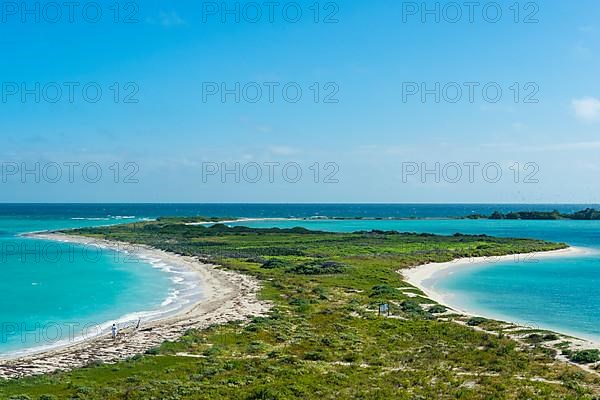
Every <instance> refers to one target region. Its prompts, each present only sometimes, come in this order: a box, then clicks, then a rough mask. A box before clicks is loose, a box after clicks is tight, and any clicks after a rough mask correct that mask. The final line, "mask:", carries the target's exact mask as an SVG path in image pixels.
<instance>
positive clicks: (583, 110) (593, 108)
mask: <svg viewBox="0 0 600 400" xmlns="http://www.w3.org/2000/svg"><path fill="white" fill-rule="evenodd" d="M571 105H572V107H573V110H574V111H575V115H576V116H577V118H578V119H580V120H582V121H586V122H590V121H598V120H600V100H598V99H597V98H595V97H584V98H581V99H574V100H572V101H571Z"/></svg>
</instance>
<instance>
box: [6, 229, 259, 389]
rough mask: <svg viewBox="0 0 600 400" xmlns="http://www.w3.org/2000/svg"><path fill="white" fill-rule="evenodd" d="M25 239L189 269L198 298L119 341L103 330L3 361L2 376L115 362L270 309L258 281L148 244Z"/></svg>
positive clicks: (127, 331)
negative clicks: (96, 248)
mask: <svg viewBox="0 0 600 400" xmlns="http://www.w3.org/2000/svg"><path fill="white" fill-rule="evenodd" d="M29 237H36V238H39V239H46V240H57V241H62V242H69V243H74V244H81V245H94V246H100V247H103V248H107V249H110V250H115V251H122V252H127V253H128V254H129V255H130V256H135V257H140V258H143V259H147V260H148V259H156V260H160V262H162V263H164V264H167V265H171V266H174V267H176V268H184V269H187V270H188V271H190V272H193V273H194V275H192V276H195V277H196V278H197V279H198V284H199V286H200V289H201V297H200V298H197V299H196V300H195V301H194V302H192V303H190V304H187V305H186V306H185V307H180V308H179V309H177V311H176V312H174V313H163V314H161V313H158V314H156V315H155V316H153V317H152V318H150V317H149V318H147V319H143V321H142V323H141V324H140V327H139V328H137V329H136V327H135V324H130V325H127V326H126V327H125V328H123V329H121V330H120V331H119V335H118V340H113V339H112V337H111V335H110V333H109V331H108V330H106V331H105V332H102V334H100V335H94V336H92V337H85V338H79V340H73V341H71V342H68V343H59V344H57V345H56V346H55V347H53V348H48V349H45V350H42V351H38V352H35V353H32V354H27V355H23V356H19V357H17V358H12V357H11V358H8V359H6V358H5V359H2V360H0V378H16V377H22V376H29V375H37V374H45V373H49V372H53V371H56V370H70V369H73V368H77V367H82V366H85V365H87V364H89V363H90V362H95V361H102V362H105V363H111V362H116V361H119V360H123V359H125V358H128V357H131V356H133V355H136V354H141V353H144V352H145V351H146V350H148V349H150V348H153V347H156V346H158V345H160V344H161V343H163V342H165V341H167V340H177V339H178V338H180V337H181V336H182V335H183V334H184V333H185V332H186V331H187V330H189V329H193V328H195V329H202V328H206V327H208V326H211V325H214V324H222V323H225V322H229V321H236V320H245V319H247V318H249V317H252V316H260V315H265V314H266V313H267V312H268V311H269V309H270V308H271V305H270V304H269V303H267V302H264V301H260V300H258V299H257V294H258V292H259V289H260V285H259V282H258V281H257V280H256V279H254V278H252V277H250V276H247V275H242V274H239V273H235V272H231V271H225V270H222V269H219V268H218V267H217V266H215V265H211V264H206V263H204V262H201V261H200V260H198V259H196V258H193V257H184V256H180V255H177V254H174V253H169V252H165V251H162V250H158V249H154V248H151V247H148V246H140V245H135V246H134V245H130V244H127V243H120V242H110V241H106V240H97V239H90V238H85V237H81V236H69V235H65V234H61V233H36V234H34V235H29ZM149 268H150V266H149Z"/></svg>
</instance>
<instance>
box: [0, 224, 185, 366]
mask: <svg viewBox="0 0 600 400" xmlns="http://www.w3.org/2000/svg"><path fill="white" fill-rule="evenodd" d="M128 220H131V219H128ZM124 221H125V220H123V219H116V218H94V219H92V220H82V219H69V218H60V219H57V218H47V217H30V218H22V217H21V218H17V219H15V218H13V217H2V218H0V249H1V251H0V268H1V270H0V278H1V279H0V293H2V296H0V321H1V322H0V323H1V324H2V325H1V326H0V355H4V356H8V355H13V354H15V353H19V352H21V351H22V350H25V349H31V348H38V349H39V348H45V347H48V346H52V345H55V344H56V343H64V342H72V341H74V340H78V339H80V338H81V336H82V335H83V336H90V335H96V334H98V333H99V332H101V331H102V329H106V324H107V323H108V322H109V321H113V320H116V319H121V318H123V317H126V316H127V315H128V314H129V317H131V318H134V317H135V316H133V315H131V314H132V313H134V312H139V311H151V310H157V309H159V308H160V307H161V305H162V303H163V302H164V301H165V299H167V298H168V297H169V295H170V294H171V293H172V288H173V283H172V281H171V279H170V276H169V274H167V273H165V272H163V271H161V270H159V269H158V268H152V267H151V265H150V263H149V262H148V261H144V260H140V259H136V258H133V257H131V256H127V255H126V254H123V253H121V252H114V251H108V250H106V249H101V248H98V247H94V246H81V245H73V244H67V243H57V242H52V241H45V240H38V239H30V238H23V237H19V234H21V233H24V232H31V231H40V230H47V229H58V228H73V227H82V226H92V225H106V224H114V223H117V222H124Z"/></svg>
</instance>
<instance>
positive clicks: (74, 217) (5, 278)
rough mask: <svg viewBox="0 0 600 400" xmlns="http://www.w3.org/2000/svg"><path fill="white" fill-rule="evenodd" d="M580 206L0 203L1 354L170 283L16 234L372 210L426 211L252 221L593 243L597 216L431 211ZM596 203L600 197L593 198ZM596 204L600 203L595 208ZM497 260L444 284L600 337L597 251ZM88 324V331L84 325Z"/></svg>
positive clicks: (155, 297)
mask: <svg viewBox="0 0 600 400" xmlns="http://www.w3.org/2000/svg"><path fill="white" fill-rule="evenodd" d="M585 207H587V206H584V205H551V206H548V205H336V204H326V205H318V204H310V205H297V204H289V205H265V204H250V205H244V204H202V205H193V204H185V205H181V204H173V205H169V204H140V205H138V204H127V205H119V204H110V205H94V204H84V205H72V204H69V205H60V204H52V205H33V204H32V205H29V204H21V205H13V204H0V293H2V294H3V296H1V297H0V323H1V324H2V325H1V326H0V328H1V329H0V355H1V354H7V353H13V352H18V351H22V350H24V349H29V348H32V347H39V346H48V345H52V344H54V343H55V342H57V341H64V340H68V339H70V338H71V337H72V336H77V335H78V334H81V333H86V332H85V329H87V330H88V332H87V334H91V332H92V331H93V330H95V329H98V328H97V327H98V326H102V327H105V326H106V324H107V323H110V321H113V320H117V319H123V318H125V319H127V318H129V319H135V318H137V315H135V313H138V312H140V311H151V310H157V309H159V308H161V307H163V306H164V305H165V304H168V303H169V299H170V298H172V297H173V296H174V293H176V290H177V284H176V282H177V281H176V280H174V279H173V276H172V274H168V273H166V272H165V271H164V270H163V268H161V267H164V266H161V265H156V264H151V263H150V261H149V260H135V259H132V258H131V257H123V255H119V254H117V253H114V252H110V251H106V250H102V251H100V250H97V249H96V250H94V249H90V248H89V247H86V248H82V247H81V246H74V245H69V244H56V243H54V242H46V241H40V240H34V239H27V238H22V237H19V235H20V234H22V233H25V232H31V231H40V230H47V229H59V228H72V227H82V226H95V225H106V224H115V223H123V222H128V221H136V220H140V219H144V218H155V217H158V216H162V215H185V216H190V215H205V216H228V217H250V218H305V217H315V216H321V217H375V218H389V217H395V218H429V219H425V220H368V221H367V220H268V221H248V222H244V223H243V225H248V226H255V227H272V226H278V227H293V226H303V227H306V228H309V229H318V230H327V231H336V232H350V231H355V230H368V229H384V230H399V231H411V232H430V233H437V234H453V233H456V232H461V233H469V234H482V233H485V234H489V235H495V236H505V237H531V238H540V239H547V240H553V241H560V242H566V243H569V244H571V245H576V246H583V247H588V248H591V249H594V250H598V251H599V252H600V222H599V221H487V220H445V219H431V218H444V217H452V216H464V215H469V214H472V213H483V214H489V213H491V212H493V211H495V210H500V211H503V212H507V211H514V210H553V209H558V210H560V211H563V212H567V211H569V212H570V211H576V210H579V209H582V208H585ZM596 207H598V206H596ZM599 208H600V207H599ZM534 261H536V262H517V263H515V262H512V263H501V264H500V263H496V264H494V265H493V266H492V267H474V268H469V269H466V270H464V271H461V272H459V273H455V274H453V275H451V276H450V277H449V278H448V279H446V280H444V281H443V282H440V283H439V285H440V288H441V289H444V290H446V291H449V292H451V293H453V294H454V296H455V300H456V301H455V303H456V304H458V305H460V306H462V307H464V308H466V309H469V310H473V311H475V312H479V313H481V314H484V315H490V316H495V317H498V318H505V319H509V320H514V321H519V322H523V323H527V324H529V325H533V326H539V327H545V328H551V329H556V330H561V331H567V332H572V333H575V334H578V335H579V336H585V337H589V338H592V339H597V340H600V311H598V308H597V306H596V301H597V299H598V298H599V297H600V285H599V282H600V255H596V254H594V253H592V254H588V255H586V256H583V257H572V258H560V259H540V260H534ZM90 327H93V328H90Z"/></svg>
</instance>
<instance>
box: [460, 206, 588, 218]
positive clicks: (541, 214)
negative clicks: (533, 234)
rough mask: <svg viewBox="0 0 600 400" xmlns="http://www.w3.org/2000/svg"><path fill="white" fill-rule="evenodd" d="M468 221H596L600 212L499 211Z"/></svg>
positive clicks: (479, 215)
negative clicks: (504, 212)
mask: <svg viewBox="0 0 600 400" xmlns="http://www.w3.org/2000/svg"><path fill="white" fill-rule="evenodd" d="M466 218H468V219H524V220H558V219H573V220H586V221H592V220H594V221H597V220H600V211H598V210H596V209H593V208H586V209H585V210H581V211H577V212H575V213H572V214H562V213H560V212H559V211H557V210H554V211H516V212H509V213H506V214H503V213H501V212H500V211H494V212H493V213H492V214H491V215H489V216H485V215H481V214H473V215H469V216H468V217H466Z"/></svg>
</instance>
